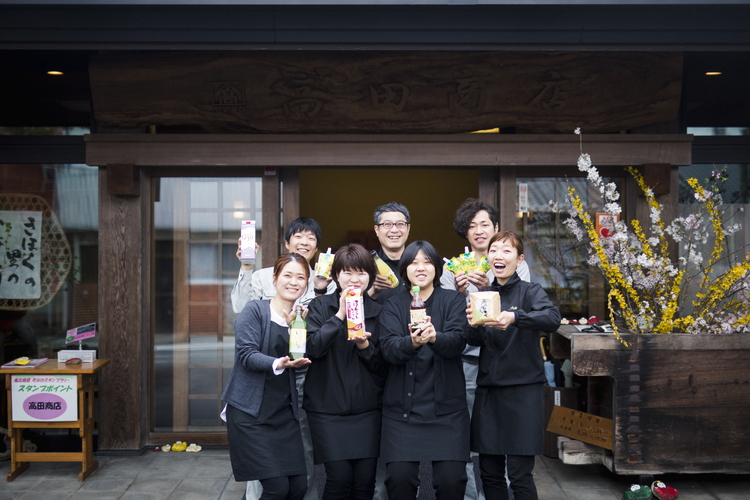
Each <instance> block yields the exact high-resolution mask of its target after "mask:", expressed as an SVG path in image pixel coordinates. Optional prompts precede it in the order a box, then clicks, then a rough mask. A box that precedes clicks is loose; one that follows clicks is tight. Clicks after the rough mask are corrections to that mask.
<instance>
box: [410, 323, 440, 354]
mask: <svg viewBox="0 0 750 500" xmlns="http://www.w3.org/2000/svg"><path fill="white" fill-rule="evenodd" d="M436 339H437V332H436V331H435V327H434V326H433V324H432V319H431V318H430V317H429V316H427V321H426V322H425V323H422V325H421V326H420V328H418V329H416V330H414V331H413V332H411V345H412V347H413V348H414V349H417V348H419V347H421V346H423V345H425V344H427V343H430V344H434V343H435V340H436Z"/></svg>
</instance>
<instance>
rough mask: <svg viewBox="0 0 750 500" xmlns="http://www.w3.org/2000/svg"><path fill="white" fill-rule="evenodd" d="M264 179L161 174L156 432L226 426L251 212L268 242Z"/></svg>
mask: <svg viewBox="0 0 750 500" xmlns="http://www.w3.org/2000/svg"><path fill="white" fill-rule="evenodd" d="M261 184H262V183H261V179H260V178H170V177H162V178H159V179H154V190H155V192H157V193H158V194H157V196H156V198H155V199H156V200H157V201H154V205H153V214H154V223H153V227H154V230H153V238H154V242H153V243H154V244H153V248H154V256H153V270H154V274H153V279H152V297H153V302H152V311H153V313H152V318H153V321H152V326H153V332H154V343H153V360H154V377H153V382H152V383H153V387H152V394H153V401H152V403H153V405H152V408H153V414H152V430H153V432H154V433H171V432H179V433H216V432H223V430H224V428H223V422H222V421H221V419H220V418H219V413H220V411H221V392H222V390H223V388H224V385H225V383H226V380H227V377H228V376H229V373H230V371H231V369H232V365H233V362H234V320H235V318H236V316H237V315H236V314H235V313H234V312H233V311H232V304H231V299H230V294H231V290H232V286H233V284H234V282H235V281H236V279H237V272H238V270H239V261H238V260H237V257H236V255H235V252H236V251H237V240H238V238H239V236H240V221H241V220H243V219H254V220H255V221H256V224H257V235H258V242H259V243H260V242H261V241H262V237H263V236H262V235H263V221H262V217H261V205H262V186H261ZM261 258H262V256H261V255H258V262H260V261H261Z"/></svg>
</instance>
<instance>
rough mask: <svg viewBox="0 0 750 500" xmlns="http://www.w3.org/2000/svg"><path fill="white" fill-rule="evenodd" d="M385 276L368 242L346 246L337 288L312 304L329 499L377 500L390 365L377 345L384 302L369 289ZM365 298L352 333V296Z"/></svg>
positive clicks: (311, 411)
mask: <svg viewBox="0 0 750 500" xmlns="http://www.w3.org/2000/svg"><path fill="white" fill-rule="evenodd" d="M376 274H377V268H376V267H375V261H374V260H373V258H372V255H370V253H369V252H368V251H367V250H365V249H364V248H363V247H362V246H361V245H356V244H352V245H347V246H345V247H342V248H340V249H339V250H338V251H337V252H336V255H335V256H334V258H333V266H332V268H331V276H333V280H334V281H335V282H336V286H337V291H336V293H334V294H331V295H324V296H321V297H317V298H315V299H313V301H312V302H310V311H309V314H308V315H307V332H308V337H307V355H308V356H309V358H310V359H311V360H312V361H313V363H312V364H311V365H310V368H309V370H308V372H307V380H306V382H305V397H304V402H303V407H304V409H305V411H306V412H307V419H308V422H309V423H310V432H311V434H312V440H313V452H314V455H315V463H316V464H324V465H325V470H326V484H325V489H324V491H323V499H324V500H346V499H349V498H351V499H353V500H370V499H372V496H373V492H374V489H375V471H376V466H377V461H378V454H379V452H380V420H381V414H380V401H381V397H382V390H383V381H384V375H385V373H384V372H383V368H384V366H385V363H384V362H383V361H382V358H381V356H380V354H379V351H378V349H377V347H376V344H377V336H378V326H377V318H378V314H380V309H381V307H382V306H381V305H380V304H378V303H377V302H376V301H374V300H372V299H371V298H370V296H369V294H368V293H367V290H368V289H369V288H370V287H371V286H372V284H373V283H374V281H375V276H376ZM355 290H357V291H358V293H359V295H360V296H361V297H362V298H363V302H364V327H365V332H364V333H363V335H357V336H353V337H349V334H348V328H347V314H346V312H347V304H346V296H347V294H349V293H350V292H353V291H355Z"/></svg>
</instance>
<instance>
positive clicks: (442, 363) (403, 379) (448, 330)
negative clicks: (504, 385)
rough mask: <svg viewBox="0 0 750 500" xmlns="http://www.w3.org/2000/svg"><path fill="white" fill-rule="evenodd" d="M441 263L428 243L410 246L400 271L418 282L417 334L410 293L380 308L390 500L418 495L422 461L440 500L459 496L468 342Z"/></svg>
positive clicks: (460, 304)
mask: <svg viewBox="0 0 750 500" xmlns="http://www.w3.org/2000/svg"><path fill="white" fill-rule="evenodd" d="M442 269H443V266H442V260H441V258H440V255H439V254H438V253H437V250H435V247H433V246H432V245H431V244H430V243H428V242H426V241H415V242H414V243H411V244H410V245H409V246H407V247H406V249H405V250H404V253H403V255H402V256H401V262H400V263H399V271H400V274H401V277H402V278H403V281H404V283H405V284H407V285H408V286H409V288H410V289H411V288H412V287H414V286H417V287H419V292H418V293H419V295H420V297H421V299H422V301H424V304H425V306H426V312H427V321H426V322H425V323H422V324H421V325H420V326H419V327H418V328H416V329H414V330H413V331H412V329H411V327H410V304H411V301H412V294H411V293H409V292H408V291H407V290H403V291H401V292H400V293H398V294H396V295H394V296H393V297H391V298H390V299H389V300H388V301H387V302H386V303H385V304H384V306H383V311H382V312H381V313H380V347H381V351H382V353H383V358H384V359H385V360H386V361H387V362H388V363H390V366H389V371H388V378H387V379H386V385H385V390H384V393H383V427H382V429H383V430H382V438H381V439H382V445H381V460H382V461H383V462H385V464H386V470H387V474H386V479H385V485H386V489H387V491H388V498H389V499H390V500H414V498H416V494H417V488H418V486H419V462H420V461H423V460H425V461H430V462H432V467H433V473H432V479H433V484H432V486H433V487H434V488H435V496H436V498H437V500H448V499H452V500H460V499H463V497H464V491H465V489H466V462H468V461H469V412H468V410H467V406H466V384H465V382H464V372H463V368H462V365H461V352H462V351H463V349H464V346H465V345H466V340H465V329H466V319H465V310H466V300H465V299H464V297H463V295H461V294H460V293H458V292H456V291H454V290H444V289H442V288H440V275H441V274H442Z"/></svg>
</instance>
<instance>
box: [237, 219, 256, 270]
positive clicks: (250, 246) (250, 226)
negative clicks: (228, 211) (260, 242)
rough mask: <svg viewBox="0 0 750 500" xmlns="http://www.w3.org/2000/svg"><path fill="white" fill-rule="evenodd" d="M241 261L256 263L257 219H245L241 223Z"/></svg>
mask: <svg viewBox="0 0 750 500" xmlns="http://www.w3.org/2000/svg"><path fill="white" fill-rule="evenodd" d="M240 261H241V262H242V263H243V264H255V221H254V220H243V221H242V223H241V225H240Z"/></svg>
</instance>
